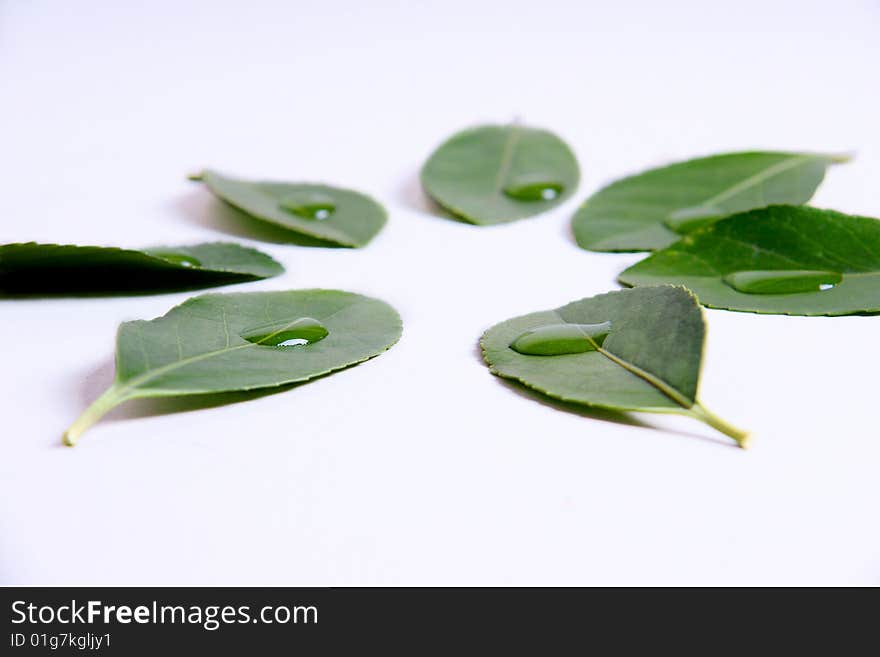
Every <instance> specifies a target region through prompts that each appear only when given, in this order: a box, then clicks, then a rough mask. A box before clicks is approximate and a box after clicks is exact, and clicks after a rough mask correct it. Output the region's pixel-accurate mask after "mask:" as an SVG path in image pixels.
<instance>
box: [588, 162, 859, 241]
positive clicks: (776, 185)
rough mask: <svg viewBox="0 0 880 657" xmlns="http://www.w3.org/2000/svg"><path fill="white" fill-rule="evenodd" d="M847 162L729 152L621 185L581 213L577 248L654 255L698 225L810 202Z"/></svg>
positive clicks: (598, 195)
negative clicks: (828, 173)
mask: <svg viewBox="0 0 880 657" xmlns="http://www.w3.org/2000/svg"><path fill="white" fill-rule="evenodd" d="M846 161H847V158H845V157H840V156H834V155H820V154H810V153H773V152H753V153H727V154H724V155H713V156H711V157H701V158H698V159H695V160H688V161H686V162H679V163H677V164H672V165H670V166H666V167H662V168H660V169H651V170H650V171H645V172H644V173H640V174H638V175H635V176H629V177H628V178H623V179H622V180H618V181H617V182H615V183H612V184H610V185H608V186H607V187H605V188H603V189H600V190H599V191H598V192H596V193H595V194H593V195H592V196H591V197H590V198H588V199H587V200H586V201H585V202H584V204H583V205H582V206H581V208H580V209H579V210H578V211H577V213H576V214H575V216H574V220H573V224H572V225H573V228H574V234H575V238H576V239H577V243H578V244H579V245H580V246H581V247H582V248H584V249H589V250H591V251H651V250H654V249H662V248H663V247H664V246H667V245H669V244H672V243H673V242H675V241H676V240H677V239H679V237H681V235H683V234H687V233H689V232H692V231H693V230H695V229H697V228H699V227H700V226H703V225H706V224H709V223H712V222H714V221H718V220H719V219H721V218H723V217H725V216H728V215H731V214H734V213H736V212H742V211H744V210H751V209H754V208H761V207H764V206H767V205H772V204H774V203H788V204H792V205H797V204H801V203H806V202H807V201H809V200H810V198H811V197H812V196H813V193H814V192H815V191H816V188H817V187H818V186H819V183H821V182H822V179H823V178H824V176H825V170H826V169H827V168H828V166H829V165H830V164H832V163H835V162H846Z"/></svg>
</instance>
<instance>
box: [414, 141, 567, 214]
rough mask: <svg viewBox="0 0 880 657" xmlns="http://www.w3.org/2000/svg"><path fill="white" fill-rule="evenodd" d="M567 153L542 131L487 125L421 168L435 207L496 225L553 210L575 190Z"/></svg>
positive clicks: (448, 144)
mask: <svg viewBox="0 0 880 657" xmlns="http://www.w3.org/2000/svg"><path fill="white" fill-rule="evenodd" d="M579 178H580V171H579V169H578V163H577V160H576V159H575V156H574V154H573V153H572V152H571V149H570V148H569V147H568V146H567V145H566V144H565V142H563V141H562V140H561V139H559V137H557V136H556V135H554V134H553V133H551V132H547V131H546V130H538V129H535V128H526V127H524V126H521V125H517V124H513V125H508V126H500V125H486V126H480V127H476V128H471V129H469V130H464V131H463V132H459V133H457V134H455V135H453V136H452V137H450V138H449V139H448V140H447V141H446V142H444V143H443V144H442V145H441V146H440V147H439V148H437V150H436V151H434V153H433V154H432V155H431V157H430V158H428V161H427V162H426V163H425V166H424V167H423V168H422V185H423V186H424V188H425V191H427V193H428V195H429V196H431V198H433V199H434V200H435V201H436V202H437V203H438V204H439V205H441V206H442V207H443V208H445V209H446V210H448V211H449V212H451V213H452V214H454V215H455V216H456V217H458V218H460V219H463V220H464V221H467V222H470V223H473V224H481V225H488V224H500V223H505V222H508V221H514V220H516V219H523V218H524V217H531V216H533V215H536V214H539V213H541V212H545V211H547V210H549V209H550V208H553V207H556V206H557V205H559V204H560V203H562V202H563V201H565V200H566V199H567V198H568V197H569V196H571V195H572V194H573V193H574V191H575V190H576V189H577V185H578V180H579Z"/></svg>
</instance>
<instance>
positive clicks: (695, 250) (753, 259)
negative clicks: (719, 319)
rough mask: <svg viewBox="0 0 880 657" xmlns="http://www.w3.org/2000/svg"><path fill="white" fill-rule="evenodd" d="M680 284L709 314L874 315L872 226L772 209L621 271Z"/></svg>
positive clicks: (633, 277) (629, 281)
mask: <svg viewBox="0 0 880 657" xmlns="http://www.w3.org/2000/svg"><path fill="white" fill-rule="evenodd" d="M619 280H620V282H621V283H623V284H625V285H631V286H635V285H659V284H662V283H673V284H677V285H685V286H687V287H688V288H690V289H691V290H693V291H694V293H695V294H696V295H697V296H698V297H699V299H700V302H701V303H702V304H703V305H705V306H709V307H710V308H723V309H725V310H743V311H747V312H755V313H771V314H782V315H851V314H854V313H863V312H878V311H880V221H878V220H876V219H871V218H870V217H856V216H851V215H846V214H842V213H840V212H834V211H832V210H818V209H816V208H810V207H805V206H794V205H777V206H771V207H768V208H762V209H760V210H752V211H751V212H744V213H741V214H737V215H734V216H732V217H729V218H727V219H724V220H723V221H719V222H718V223H715V224H713V225H711V226H708V227H706V228H703V229H701V230H699V231H697V232H695V233H692V234H691V235H687V236H686V237H683V238H682V239H681V240H680V241H678V242H676V243H675V244H673V245H672V246H669V247H667V248H665V249H663V250H662V251H658V252H656V253H654V254H653V255H651V256H650V257H648V258H646V259H645V260H642V261H641V262H639V263H636V264H635V265H633V266H632V267H630V268H629V269H627V270H626V271H624V272H623V273H622V274H621V275H620V277H619Z"/></svg>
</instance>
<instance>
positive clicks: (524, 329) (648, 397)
mask: <svg viewBox="0 0 880 657" xmlns="http://www.w3.org/2000/svg"><path fill="white" fill-rule="evenodd" d="M605 323H610V327H607V334H604V333H605V332H604V330H603V331H602V333H601V334H604V339H603V340H602V341H601V343H600V342H599V341H598V340H595V341H594V344H593V348H592V349H590V350H588V351H583V352H580V353H566V354H559V355H530V354H522V353H519V352H517V351H516V350H515V349H514V348H513V346H512V345H515V344H516V342H517V340H521V339H522V336H523V335H524V334H534V333H535V332H540V331H541V329H542V328H544V327H553V329H552V330H553V331H555V332H557V333H559V328H558V327H559V326H560V325H562V324H571V325H581V326H583V325H590V326H596V325H604V324H605ZM585 333H588V332H585ZM704 335H705V326H704V323H703V316H702V313H701V311H700V307H699V305H698V304H697V302H696V300H695V299H694V297H693V296H692V295H691V294H690V292H688V291H687V290H685V289H684V288H680V287H673V286H661V287H652V288H639V289H635V290H621V291H616V292H609V293H607V294H600V295H598V296H595V297H590V298H587V299H581V300H580V301H574V302H572V303H569V304H567V305H565V306H562V307H561V308H556V309H555V310H547V311H543V312H537V313H531V314H528V315H523V316H521V317H515V318H513V319H509V320H507V321H505V322H501V323H500V324H497V325H495V326H493V327H492V328H490V329H489V330H488V331H486V333H485V334H484V335H483V337H482V340H481V341H480V345H481V347H482V350H483V358H484V359H485V361H486V362H487V363H488V364H489V367H490V369H491V371H492V372H493V373H494V374H497V375H498V376H501V377H504V378H508V379H514V380H516V381H519V382H520V383H522V384H524V385H526V386H528V387H530V388H534V389H535V390H538V391H540V392H542V393H544V394H545V395H548V396H550V397H553V398H556V399H561V400H563V401H567V402H575V403H578V404H585V405H589V406H595V407H599V408H605V409H610V410H615V411H647V412H658V413H678V414H682V415H688V416H690V417H693V418H695V419H699V420H701V421H704V422H706V423H708V424H710V426H713V427H714V428H716V429H718V430H720V431H722V432H724V433H725V434H727V435H729V436H730V437H731V438H733V439H734V440H736V441H737V442H738V443H739V444H740V445H744V444H745V441H746V434H745V433H744V432H742V431H740V430H738V429H736V428H734V427H731V426H730V425H728V424H727V423H725V422H724V421H723V420H721V419H720V418H718V417H717V416H715V415H713V414H712V413H710V412H709V411H707V410H706V409H705V407H703V406H702V405H701V404H700V403H699V401H698V400H697V388H698V385H699V377H700V364H701V360H702V355H703V339H704Z"/></svg>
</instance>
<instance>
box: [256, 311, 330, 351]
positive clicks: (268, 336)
mask: <svg viewBox="0 0 880 657" xmlns="http://www.w3.org/2000/svg"><path fill="white" fill-rule="evenodd" d="M329 334H330V331H328V330H327V327H326V326H324V325H323V324H322V323H321V322H319V321H318V320H317V319H315V318H314V317H300V318H299V319H295V320H293V321H287V322H271V323H269V324H261V325H260V326H254V327H253V328H250V329H247V330H245V331H242V332H241V333H240V335H241V337H243V338H244V339H245V340H247V341H248V342H253V343H254V344H258V345H260V346H265V347H299V346H303V345H308V344H312V343H313V342H317V341H318V340H323V339H324V338H326V337H327V336H328V335H329Z"/></svg>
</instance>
